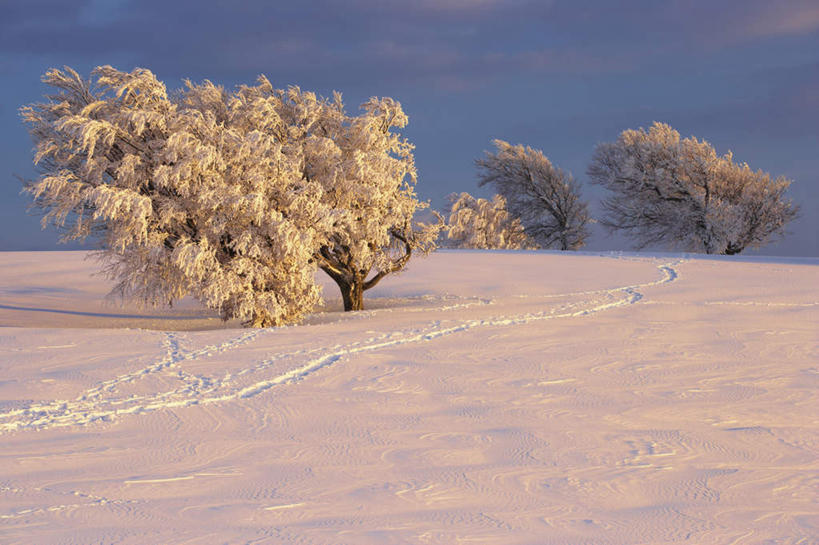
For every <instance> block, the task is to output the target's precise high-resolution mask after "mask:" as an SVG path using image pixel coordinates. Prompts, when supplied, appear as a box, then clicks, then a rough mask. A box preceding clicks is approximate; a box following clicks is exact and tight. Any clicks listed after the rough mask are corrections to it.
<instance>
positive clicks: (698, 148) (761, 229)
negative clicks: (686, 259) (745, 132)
mask: <svg viewBox="0 0 819 545" xmlns="http://www.w3.org/2000/svg"><path fill="white" fill-rule="evenodd" d="M588 174H589V177H590V178H591V180H592V182H594V183H597V184H599V185H601V186H603V187H605V188H606V189H608V190H609V191H611V196H610V197H608V198H607V199H605V200H604V201H603V208H604V210H605V217H604V218H603V219H602V220H601V223H602V224H603V225H605V226H607V227H608V228H609V229H611V230H615V231H623V232H625V233H626V234H628V235H630V236H631V237H632V238H633V239H634V240H635V241H636V243H637V246H638V248H643V247H645V246H648V245H652V244H664V245H666V246H671V247H679V248H683V249H685V250H689V251H695V252H705V253H709V254H714V253H718V254H736V253H739V252H741V251H742V250H744V249H745V248H747V247H758V246H761V245H763V244H765V243H767V242H769V241H770V240H771V238H772V237H774V236H777V235H782V234H783V233H784V229H785V225H786V224H787V223H788V222H789V221H790V220H792V219H793V218H795V217H796V215H797V213H798V208H797V207H796V206H795V205H793V204H792V203H791V201H790V200H789V199H787V198H786V197H785V191H786V190H787V188H788V187H789V186H790V184H791V181H790V180H788V179H787V178H785V177H782V176H780V177H778V178H776V179H774V178H772V177H771V175H770V174H768V173H767V172H762V171H761V170H758V171H753V170H751V168H750V167H749V166H748V165H747V164H745V163H735V162H734V160H733V155H732V154H731V153H730V152H728V153H727V154H725V155H722V156H720V155H717V153H716V151H715V150H714V148H713V146H711V144H709V143H708V142H705V141H701V140H697V139H696V138H694V137H693V136H692V137H689V138H685V139H682V138H681V137H680V133H678V132H677V131H675V130H674V129H672V128H671V127H670V126H669V125H666V124H663V123H654V124H653V125H652V126H651V127H650V128H649V130H647V131H646V130H645V129H639V130H626V131H623V132H622V133H621V134H620V136H619V138H618V139H617V140H616V141H615V142H608V143H603V144H600V145H598V146H597V148H596V150H595V152H594V155H593V158H592V161H591V164H590V166H589V169H588Z"/></svg>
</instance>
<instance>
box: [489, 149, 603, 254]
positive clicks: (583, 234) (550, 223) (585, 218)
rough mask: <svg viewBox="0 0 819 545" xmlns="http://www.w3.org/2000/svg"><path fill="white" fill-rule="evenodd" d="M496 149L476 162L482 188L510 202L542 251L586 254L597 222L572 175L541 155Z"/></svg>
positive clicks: (511, 207)
mask: <svg viewBox="0 0 819 545" xmlns="http://www.w3.org/2000/svg"><path fill="white" fill-rule="evenodd" d="M493 143H494V144H495V147H496V148H497V151H496V152H495V153H491V152H487V153H486V156H485V157H484V158H483V159H478V160H477V161H476V164H477V166H478V169H479V173H480V174H479V176H480V179H479V182H478V185H481V186H483V185H487V184H491V185H493V186H494V187H495V189H496V190H497V191H498V193H500V194H501V195H502V196H503V197H504V198H505V199H506V202H507V208H508V210H509V213H510V214H511V215H512V216H514V217H516V218H519V219H520V222H521V224H522V225H523V228H524V230H525V231H526V234H527V235H528V236H529V237H531V238H532V239H533V240H534V241H535V242H536V243H537V244H539V245H540V246H541V247H543V248H553V247H557V248H559V249H561V250H577V249H578V248H581V247H582V246H583V245H584V244H585V242H586V238H588V235H589V232H588V227H587V224H588V223H589V221H591V220H590V218H589V213H588V206H587V204H586V203H585V202H583V201H581V200H580V186H579V184H578V183H577V181H575V179H574V178H573V177H572V175H571V174H569V173H568V172H565V171H563V170H561V169H559V168H556V167H555V166H553V165H552V163H551V161H549V159H548V158H547V157H546V156H545V155H543V152H541V151H540V150H535V149H532V148H530V147H528V146H526V147H524V146H522V145H517V146H513V145H511V144H509V143H508V142H504V141H503V140H493Z"/></svg>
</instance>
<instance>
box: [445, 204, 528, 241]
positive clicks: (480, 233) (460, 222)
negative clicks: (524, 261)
mask: <svg viewBox="0 0 819 545" xmlns="http://www.w3.org/2000/svg"><path fill="white" fill-rule="evenodd" d="M449 200H450V207H449V218H448V220H447V223H446V226H445V227H444V229H445V230H446V235H447V239H449V240H450V241H451V244H452V245H453V246H455V247H456V248H478V249H510V250H520V249H535V248H537V245H536V244H535V242H534V241H533V240H532V239H531V238H529V237H528V236H527V235H526V233H524V231H523V225H521V223H520V220H519V219H517V218H513V217H512V216H510V215H509V212H508V211H507V210H506V199H504V198H503V196H501V195H495V196H494V197H492V200H487V199H476V198H475V197H473V196H472V195H470V194H469V193H461V194H460V195H458V194H457V193H452V194H451V195H450V196H449Z"/></svg>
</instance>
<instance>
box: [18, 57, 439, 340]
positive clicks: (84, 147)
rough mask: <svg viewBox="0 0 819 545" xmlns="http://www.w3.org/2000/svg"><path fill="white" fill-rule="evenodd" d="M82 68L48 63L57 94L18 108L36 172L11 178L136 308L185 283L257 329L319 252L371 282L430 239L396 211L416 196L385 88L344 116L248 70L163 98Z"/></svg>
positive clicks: (303, 291)
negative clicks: (29, 177) (85, 245)
mask: <svg viewBox="0 0 819 545" xmlns="http://www.w3.org/2000/svg"><path fill="white" fill-rule="evenodd" d="M93 76H94V78H95V80H94V81H86V80H83V79H82V78H81V77H80V76H79V75H78V74H77V73H76V72H75V71H73V70H71V69H70V68H65V69H64V70H50V71H48V72H47V73H46V75H45V76H44V78H43V79H44V82H45V83H47V84H49V85H51V86H52V87H54V88H56V90H57V92H56V93H55V94H53V95H48V96H47V97H46V98H47V99H48V100H47V102H44V103H38V104H33V105H30V106H27V107H24V108H22V110H21V112H22V116H23V119H24V120H25V121H26V122H27V123H28V124H29V125H30V132H31V134H32V137H33V139H34V141H35V143H36V145H37V153H36V156H35V163H36V164H37V165H38V167H39V168H40V169H41V170H42V173H43V175H42V176H41V177H40V179H39V180H37V181H34V182H31V183H29V184H28V185H27V187H26V190H27V191H28V192H29V193H30V194H31V195H32V196H33V198H34V205H35V206H36V207H39V208H40V209H42V210H43V211H44V216H43V225H44V226H45V225H46V224H49V223H52V224H55V225H56V226H58V228H60V229H61V230H62V232H63V236H62V239H63V240H71V239H84V238H86V237H93V238H95V239H97V241H98V243H99V245H100V247H101V251H100V254H99V255H100V257H101V259H102V260H103V262H105V263H106V269H105V270H106V272H107V273H108V274H109V275H110V276H111V277H112V278H114V279H116V280H117V284H116V287H115V292H117V293H119V294H121V295H123V296H129V297H135V298H138V299H141V300H143V301H145V302H148V303H152V304H159V303H171V302H173V301H175V300H177V299H179V298H181V297H183V296H185V295H188V294H190V295H193V296H194V297H196V298H197V299H199V300H200V301H202V302H203V303H204V304H205V305H206V306H208V307H209V308H213V309H215V310H217V311H218V312H219V313H220V315H221V316H222V318H223V319H230V318H241V319H243V320H244V321H245V324H246V325H250V326H255V327H264V326H270V325H278V324H283V323H288V322H294V321H298V320H299V319H301V318H302V317H303V316H304V314H305V313H306V312H309V311H310V310H311V309H312V308H313V307H314V305H315V304H316V303H317V302H318V301H319V300H320V292H319V288H318V287H317V286H316V284H315V278H314V276H315V275H314V273H315V269H316V267H318V266H320V267H322V268H323V269H324V270H327V269H328V268H329V267H330V266H331V265H332V262H331V258H332V257H333V256H334V255H342V256H345V260H344V262H343V263H341V264H340V267H339V270H340V271H342V272H344V271H345V270H349V269H351V268H354V269H355V271H354V273H355V274H353V282H356V281H360V275H361V273H362V271H364V270H365V269H366V270H367V271H368V272H369V271H370V270H373V269H374V270H375V271H376V272H375V276H374V277H373V278H371V279H369V280H370V281H371V283H373V282H377V281H378V280H380V278H381V277H383V275H384V274H388V273H390V272H395V271H397V270H398V269H400V268H401V267H402V266H404V265H405V264H406V261H407V259H408V258H409V252H410V251H411V249H413V248H421V250H429V249H430V247H431V243H430V242H429V240H430V239H431V238H433V237H434V233H431V232H430V229H425V228H422V229H420V230H417V229H415V228H414V227H413V226H412V225H411V223H410V222H411V217H412V213H413V212H414V211H415V209H416V208H418V207H420V206H422V204H421V203H419V202H418V201H417V199H416V198H415V195H414V192H413V184H414V183H415V171H414V167H413V165H412V155H411V151H410V150H411V147H410V145H409V144H407V143H405V142H403V141H401V140H399V139H398V138H397V136H395V135H394V134H393V133H392V132H391V130H390V129H391V128H392V127H394V126H403V125H400V124H401V123H405V122H406V116H403V114H402V113H401V112H400V105H398V103H396V102H394V101H392V100H391V99H382V100H377V99H371V100H370V101H369V102H368V103H367V104H365V106H364V113H363V114H362V115H361V116H358V117H349V116H346V115H345V114H344V113H343V105H342V103H341V99H340V96H339V95H336V96H335V97H334V100H333V101H329V100H324V99H318V98H317V97H316V96H315V95H314V94H313V93H309V92H303V91H301V90H300V89H298V88H295V87H292V88H290V89H288V90H277V89H274V88H273V87H272V85H271V84H270V83H269V82H268V81H267V79H265V78H264V77H260V78H259V81H258V84H257V85H255V86H241V87H239V88H238V90H236V91H235V92H233V93H229V92H227V91H226V90H225V89H223V88H222V87H219V86H215V85H213V84H212V83H210V82H208V81H205V82H204V83H202V84H193V83H191V82H186V87H185V88H184V89H183V90H181V91H180V92H178V93H177V94H175V95H171V96H169V95H168V93H167V91H166V89H165V86H164V84H162V82H160V81H158V80H157V79H156V77H155V76H154V75H153V74H152V73H151V72H150V71H148V70H145V69H136V70H134V71H132V72H121V71H118V70H115V69H114V68H111V67H109V66H104V67H100V68H97V69H96V70H95V71H94V73H93ZM383 208H388V210H387V211H385V210H383ZM396 240H399V241H406V244H405V246H404V247H403V249H402V251H401V252H400V256H397V254H398V252H396V250H395V249H394V247H395V241H396ZM328 256H329V257H328ZM396 256H397V257H396ZM328 263H329V265H328ZM368 267H369V268H368ZM331 276H332V275H331ZM334 279H335V277H334ZM337 282H338V280H337ZM359 283H360V282H359ZM339 285H340V286H341V284H339ZM372 285H374V284H372ZM362 291H363V290H362ZM342 295H344V293H342ZM346 306H347V305H346V299H345V307H346ZM358 306H359V307H360V302H359V305H358Z"/></svg>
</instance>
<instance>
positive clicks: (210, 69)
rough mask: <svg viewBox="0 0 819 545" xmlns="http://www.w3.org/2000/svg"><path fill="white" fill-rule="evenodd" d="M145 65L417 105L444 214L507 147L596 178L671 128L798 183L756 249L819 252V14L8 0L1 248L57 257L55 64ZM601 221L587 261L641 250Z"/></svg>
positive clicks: (757, 8)
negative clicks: (45, 153) (794, 208)
mask: <svg viewBox="0 0 819 545" xmlns="http://www.w3.org/2000/svg"><path fill="white" fill-rule="evenodd" d="M106 64H108V65H112V66H114V67H116V68H118V69H121V70H131V69H133V68H135V67H144V68H148V69H150V70H151V71H152V72H154V73H155V74H156V75H157V77H158V78H159V79H160V80H162V81H164V82H165V83H166V85H167V86H168V87H169V88H171V89H172V88H178V87H180V86H181V85H182V81H183V80H184V79H191V80H194V81H200V80H203V79H209V80H211V81H213V82H215V83H219V84H222V85H224V86H226V87H233V86H235V85H239V84H243V83H253V82H254V81H255V79H256V78H257V76H258V75H260V74H265V75H266V76H267V77H268V78H269V79H270V81H271V82H272V83H273V85H274V86H276V87H287V86H289V85H298V86H300V87H301V88H303V89H308V90H313V91H315V92H317V93H318V94H320V95H324V96H328V95H330V94H331V93H332V92H333V91H334V90H337V91H339V92H341V93H342V95H343V97H344V101H345V104H346V105H347V109H348V111H354V110H355V109H356V108H357V106H358V105H359V104H361V103H362V102H364V101H365V100H366V99H367V98H369V97H371V96H391V97H393V98H395V99H397V100H399V101H400V102H401V104H402V106H403V108H404V110H405V112H406V113H407V114H408V115H409V118H410V124H409V126H408V127H407V128H406V129H404V130H403V132H402V134H403V135H404V136H406V137H407V138H408V139H409V140H410V141H411V142H412V143H414V144H415V146H416V151H415V159H416V165H417V167H418V171H419V181H418V186H417V192H418V194H419V195H420V196H421V198H423V199H425V200H429V201H430V203H431V205H432V207H434V208H437V209H442V208H444V207H445V205H446V195H447V194H449V193H452V192H460V191H467V192H470V193H472V194H474V195H478V196H489V194H490V191H489V189H488V188H478V187H477V183H476V181H477V172H476V169H475V165H474V161H475V159H477V158H479V157H480V156H482V155H483V153H484V152H485V151H487V150H490V149H491V147H492V145H491V141H492V139H494V138H500V139H503V140H507V141H509V142H511V143H514V144H517V143H521V144H525V145H529V146H532V147H533V148H537V149H541V150H542V151H543V152H544V153H545V154H546V155H547V156H548V157H549V158H550V160H551V161H552V162H553V163H554V164H556V165H558V166H560V167H561V168H563V169H564V170H569V171H571V172H572V173H573V174H574V176H575V177H576V178H577V179H579V180H580V181H581V182H582V183H583V195H584V197H585V198H586V199H587V200H589V201H590V203H591V207H592V211H593V213H595V212H597V211H598V205H599V202H600V200H601V198H604V197H605V192H604V191H603V190H602V189H601V188H599V187H597V186H592V185H590V184H589V183H588V180H587V177H586V174H585V173H586V169H587V167H588V163H589V160H590V158H591V155H592V152H593V151H594V148H595V146H596V145H597V144H598V143H601V142H607V141H613V140H615V139H616V138H617V136H618V134H619V133H620V132H621V131H623V130H626V129H629V128H639V127H648V126H649V125H651V123H652V122H654V121H660V122H665V123H668V124H670V125H671V126H672V127H674V128H675V129H677V130H678V131H679V132H680V133H681V134H682V135H683V136H690V135H694V136H696V137H698V138H700V139H705V140H707V141H709V142H710V143H711V144H713V145H714V147H715V148H716V149H717V152H719V153H720V154H722V153H726V152H728V151H729V150H730V151H732V152H733V153H734V158H735V160H738V161H740V162H746V163H748V164H749V165H750V166H751V167H752V168H754V169H762V170H764V171H767V172H770V173H771V174H773V175H774V176H779V175H784V176H786V177H788V178H790V179H792V180H793V184H792V186H791V188H790V190H789V197H790V198H791V199H792V200H793V201H794V202H795V203H797V204H799V206H800V207H801V215H800V217H799V219H797V220H796V221H794V222H792V223H791V224H790V225H789V228H788V231H789V233H788V234H787V235H786V236H785V237H784V238H783V239H781V240H778V241H776V242H774V243H771V244H769V245H767V246H765V247H763V248H762V249H760V250H758V251H756V253H760V254H764V255H788V256H819V213H817V212H819V206H817V205H819V2H817V1H816V0H778V1H776V2H771V1H770V0H705V1H701V0H665V1H662V2H657V1H656V0H629V1H622V2H618V1H613V0H552V1H549V0H542V1H526V0H417V1H410V0H404V1H394V0H317V1H310V0H304V1H301V2H279V1H276V0H249V1H241V0H236V1H234V2H224V1H218V2H217V1H212V0H211V1H208V0H197V1H187V0H183V1H175V0H162V1H160V0H71V1H68V0H0V83H1V85H0V96H1V97H2V100H0V141H2V143H3V145H2V146H0V250H48V249H72V248H81V247H90V245H88V246H81V245H77V244H73V245H59V246H58V245H57V243H56V241H57V234H56V232H55V231H53V230H51V229H47V230H45V231H43V230H41V229H40V224H39V217H37V216H36V215H33V214H32V213H31V212H28V211H27V206H28V204H29V199H28V197H27V196H25V195H20V189H21V187H22V184H21V181H20V180H21V179H32V178H35V177H36V176H37V171H36V170H35V168H34V166H33V165H32V156H33V152H32V147H33V144H32V142H31V139H30V138H29V136H28V133H27V130H26V127H25V126H24V125H23V124H22V122H21V121H20V116H19V112H18V109H19V107H20V106H22V105H25V104H30V103H33V102H37V101H39V100H41V99H42V95H43V94H44V93H46V92H47V88H46V87H45V86H44V85H43V84H42V83H41V82H40V77H41V76H42V74H43V73H44V72H45V71H46V70H47V69H48V68H51V67H61V66H64V65H67V66H71V67H72V68H74V69H76V70H77V71H79V72H80V73H81V74H84V75H86V76H88V75H89V74H90V71H91V70H93V69H94V67H96V66H100V65H106ZM631 247H632V246H631V243H630V241H629V240H627V239H624V238H621V237H618V236H612V235H610V234H608V233H606V232H605V231H603V230H602V228H600V227H599V226H595V230H594V233H593V236H592V238H591V240H590V241H589V244H588V246H587V248H586V249H589V250H627V249H630V248H631Z"/></svg>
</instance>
